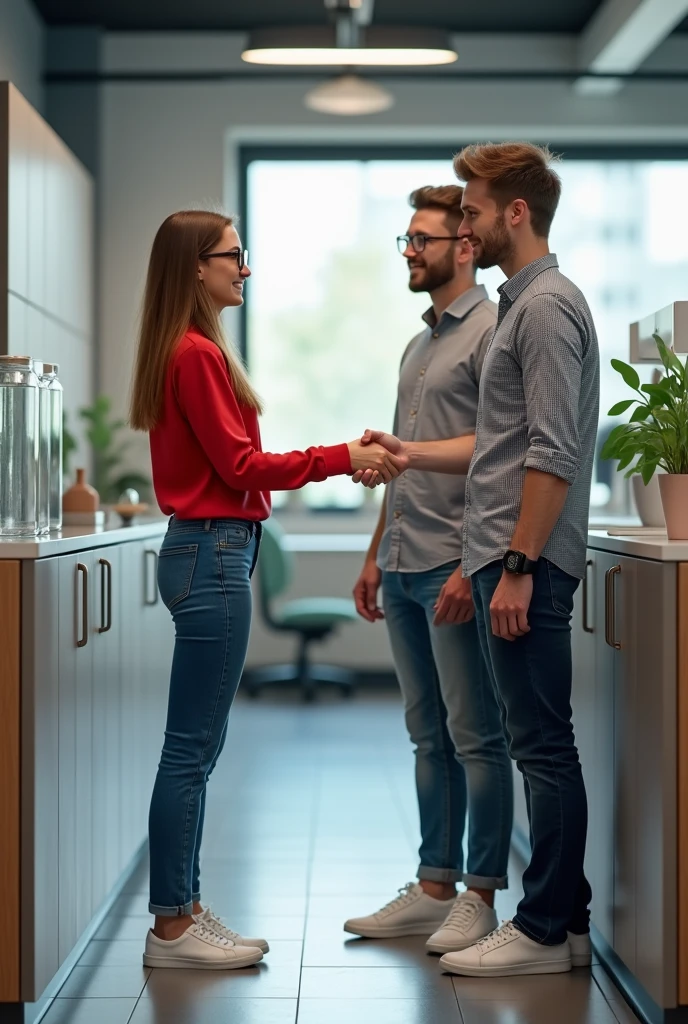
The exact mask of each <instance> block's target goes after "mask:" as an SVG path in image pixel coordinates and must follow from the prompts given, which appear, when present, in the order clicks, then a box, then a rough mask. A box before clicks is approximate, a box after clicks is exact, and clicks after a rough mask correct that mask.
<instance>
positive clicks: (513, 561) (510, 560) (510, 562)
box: [506, 551, 521, 572]
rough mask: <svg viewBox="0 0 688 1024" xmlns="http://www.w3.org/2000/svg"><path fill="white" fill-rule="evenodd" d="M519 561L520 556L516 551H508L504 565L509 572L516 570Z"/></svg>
mask: <svg viewBox="0 0 688 1024" xmlns="http://www.w3.org/2000/svg"><path fill="white" fill-rule="evenodd" d="M520 562H521V558H520V556H519V554H518V553H517V552H516V551H510V552H509V554H508V555H507V556H506V567H507V569H509V570H510V571H511V572H517V570H518V567H519V565H520Z"/></svg>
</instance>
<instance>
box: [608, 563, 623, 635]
mask: <svg viewBox="0 0 688 1024" xmlns="http://www.w3.org/2000/svg"><path fill="white" fill-rule="evenodd" d="M620 572H621V566H620V565H613V566H612V568H611V569H607V572H606V573H605V577H604V580H605V608H604V639H605V640H606V641H607V643H608V644H609V646H610V647H613V648H614V650H615V651H620V650H621V644H620V643H619V641H618V640H617V639H616V587H615V583H614V581H615V578H616V576H617V575H618V574H619V573H620Z"/></svg>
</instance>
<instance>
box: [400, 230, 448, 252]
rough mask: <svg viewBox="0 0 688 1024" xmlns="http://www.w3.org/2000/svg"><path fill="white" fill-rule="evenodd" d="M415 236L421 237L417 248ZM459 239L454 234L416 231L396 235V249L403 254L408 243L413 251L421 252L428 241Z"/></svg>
mask: <svg viewBox="0 0 688 1024" xmlns="http://www.w3.org/2000/svg"><path fill="white" fill-rule="evenodd" d="M416 238H422V239H423V244H422V245H421V247H420V249H419V248H418V245H417V243H416V242H415V241H414V239H416ZM460 241H461V239H460V238H458V237H457V236H456V235H422V234H421V233H420V232H418V233H416V234H415V235H397V249H398V250H399V252H400V253H401V255H402V256H403V255H404V253H405V252H406V250H407V249H408V247H409V245H410V246H411V248H412V249H413V251H414V252H417V253H421V252H423V250H424V249H425V246H426V245H427V244H428V242H460ZM402 242H403V243H404V245H403V248H402V245H401V243H402Z"/></svg>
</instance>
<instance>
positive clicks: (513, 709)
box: [472, 558, 592, 946]
mask: <svg viewBox="0 0 688 1024" xmlns="http://www.w3.org/2000/svg"><path fill="white" fill-rule="evenodd" d="M501 576H502V563H501V562H493V563H492V564H491V565H488V566H486V567H485V568H484V569H481V570H480V571H478V572H477V573H475V575H474V576H473V577H472V584H473V597H474V600H475V606H476V617H477V620H478V628H479V630H480V639H481V642H482V645H483V651H484V654H485V657H486V659H487V661H488V664H489V667H490V670H491V672H492V675H493V678H494V681H495V686H496V688H497V692H498V697H499V700H500V704H501V711H502V719H503V722H504V729H505V732H506V736H507V742H508V745H509V754H510V755H511V757H512V758H513V759H514V760H515V761H516V764H517V767H518V769H519V771H520V772H521V773H522V775H523V778H524V784H525V792H526V803H527V806H528V820H529V822H530V843H531V850H532V852H531V860H530V864H529V865H528V867H527V868H526V871H525V873H524V875H523V892H524V896H523V899H522V900H521V902H520V903H519V906H518V912H517V914H516V917H515V918H514V924H515V925H516V926H517V927H518V928H519V929H520V930H521V931H522V932H524V933H525V934H526V935H528V936H529V937H530V938H531V939H535V941H536V942H541V943H543V944H545V945H551V946H553V945H558V944H559V943H561V942H564V941H565V940H566V932H567V930H568V931H571V932H575V933H577V934H582V933H583V932H587V931H588V930H589V927H590V913H589V910H588V904H589V903H590V899H591V896H592V893H591V891H590V886H589V885H588V882H587V880H586V878H585V875H584V873H583V860H584V857H585V840H586V833H587V825H588V808H587V801H586V796H585V786H584V783H583V775H582V772H581V766H580V761H579V760H578V750H577V749H576V743H575V738H574V735H573V725H572V723H571V677H572V668H571V612H572V610H573V595H574V594H575V592H576V588H577V586H578V580H577V579H574V577H573V576H569V575H568V573H565V572H563V571H562V570H561V569H558V568H557V566H556V565H553V564H552V563H551V562H548V561H547V560H546V559H544V558H541V559H540V561H539V562H538V565H537V568H536V571H535V573H534V575H533V599H532V601H531V604H530V609H529V611H528V624H529V626H530V632H529V633H526V635H525V636H522V637H519V638H518V639H517V640H513V641H509V640H502V639H501V638H500V637H496V636H494V635H493V633H492V629H491V624H490V602H491V600H492V595H493V594H494V592H495V589H496V587H497V584H498V583H499V581H500V579H501Z"/></svg>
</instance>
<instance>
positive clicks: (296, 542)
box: [0, 516, 688, 562]
mask: <svg viewBox="0 0 688 1024" xmlns="http://www.w3.org/2000/svg"><path fill="white" fill-rule="evenodd" d="M167 522H168V521H167V519H166V518H163V517H150V516H149V517H145V516H142V517H141V518H140V519H137V520H136V521H135V522H134V523H133V524H132V525H131V526H122V525H121V524H120V523H119V518H117V519H115V517H114V516H113V518H112V520H111V525H107V526H102V527H96V526H94V527H89V526H66V527H64V529H63V530H62V531H61V532H60V533H52V534H50V536H47V537H0V559H5V558H14V559H25V558H29V559H31V558H51V557H53V556H54V555H67V554H70V553H72V552H74V551H84V550H86V549H88V548H98V547H105V546H107V545H108V544H121V543H124V542H125V541H133V540H145V539H146V538H148V537H159V536H160V535H161V534H162V533H164V532H165V530H166V529H167ZM612 527H614V529H615V531H618V530H619V529H621V528H627V529H628V533H627V534H621V535H619V534H618V533H615V535H614V536H609V534H608V532H607V531H608V529H611V528H612ZM369 543H370V534H369V533H368V532H362V531H361V532H357V533H305V534H303V533H296V532H294V533H292V532H289V533H288V534H287V536H286V538H285V546H286V547H287V549H288V550H291V551H294V552H312V553H317V552H341V553H360V552H365V551H367V549H368V544H369ZM588 546H589V547H591V548H596V549H597V550H599V551H610V552H612V553H614V554H619V555H631V556H635V557H636V558H651V559H654V560H655V561H658V562H688V540H672V541H670V540H667V536H666V534H665V533H658V532H657V530H653V529H647V530H645V529H643V528H642V527H640V525H639V521H638V520H631V519H628V520H625V519H623V518H622V519H620V520H619V521H618V523H617V524H612V523H609V524H601V523H599V522H597V521H595V520H592V521H591V523H590V530H589V532H588Z"/></svg>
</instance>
